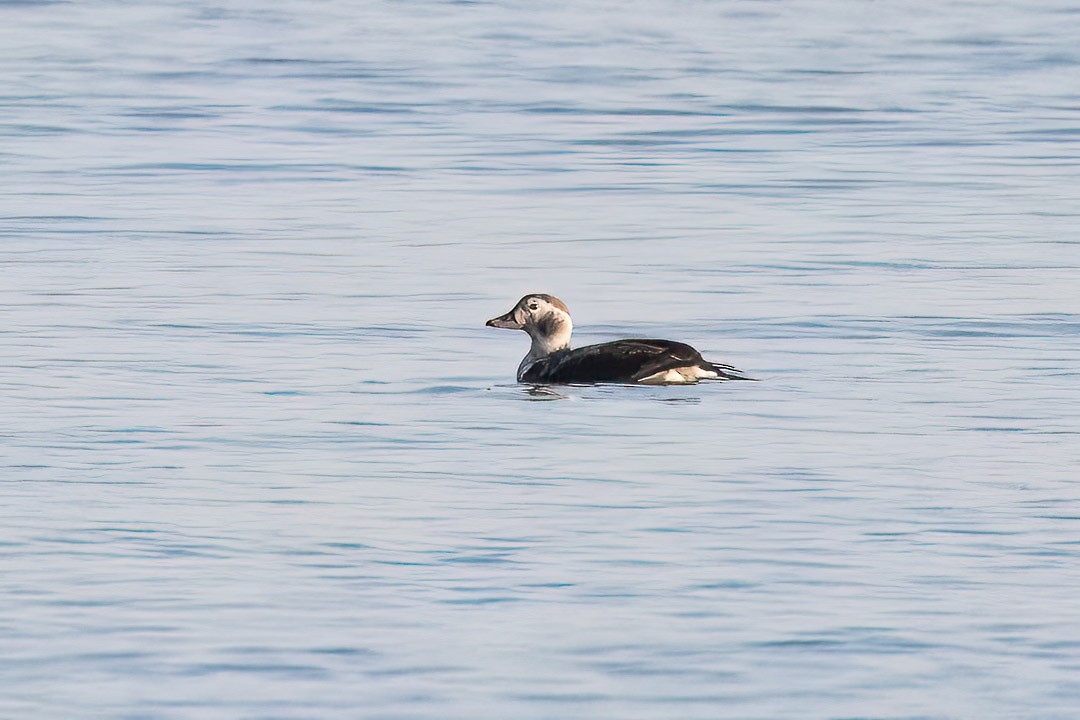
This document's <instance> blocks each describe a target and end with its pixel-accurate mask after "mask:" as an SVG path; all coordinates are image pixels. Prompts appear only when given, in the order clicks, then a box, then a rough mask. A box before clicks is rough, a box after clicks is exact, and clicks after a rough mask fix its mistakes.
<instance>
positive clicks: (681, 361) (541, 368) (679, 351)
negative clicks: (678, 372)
mask: <svg viewBox="0 0 1080 720" xmlns="http://www.w3.org/2000/svg"><path fill="white" fill-rule="evenodd" d="M691 366H699V367H701V368H703V369H709V370H712V369H713V365H712V363H709V362H706V361H705V359H704V358H702V357H701V353H699V352H698V351H697V350H695V349H694V348H692V347H690V346H689V345H686V344H685V343H678V342H672V341H671V340H616V341H615V342H607V343H600V344H599V345H587V346H585V347H582V348H578V349H576V350H563V351H561V352H556V353H552V354H551V355H548V356H547V357H544V358H541V359H540V360H537V361H536V362H535V363H533V364H532V365H531V366H529V368H527V369H526V370H525V372H524V373H523V374H522V376H521V381H522V382H535V383H636V382H639V381H640V380H642V379H644V378H648V377H650V376H653V375H656V374H657V373H662V372H665V371H666V370H672V369H674V368H685V367H691ZM721 367H722V366H721Z"/></svg>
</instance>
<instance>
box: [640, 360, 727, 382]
mask: <svg viewBox="0 0 1080 720" xmlns="http://www.w3.org/2000/svg"><path fill="white" fill-rule="evenodd" d="M715 377H719V376H718V375H717V374H716V373H715V372H713V371H712V370H705V369H704V368H700V367H698V366H696V365H691V366H690V367H681V368H672V369H671V370H664V371H662V372H658V373H655V374H653V375H650V376H648V377H644V378H642V379H640V380H638V383H639V384H641V385H690V384H693V383H696V382H697V381H698V380H701V379H703V378H715Z"/></svg>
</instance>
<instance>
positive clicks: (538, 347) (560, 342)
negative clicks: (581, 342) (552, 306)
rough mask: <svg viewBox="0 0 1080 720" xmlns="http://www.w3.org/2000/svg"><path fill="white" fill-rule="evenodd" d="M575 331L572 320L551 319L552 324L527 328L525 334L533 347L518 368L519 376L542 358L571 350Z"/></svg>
mask: <svg viewBox="0 0 1080 720" xmlns="http://www.w3.org/2000/svg"><path fill="white" fill-rule="evenodd" d="M573 331H574V325H573V323H571V322H570V318H557V317H556V318H550V322H547V323H543V324H541V326H539V327H527V328H525V332H527V333H529V337H530V338H531V339H532V347H530V348H529V354H528V355H526V356H525V359H524V360H522V361H521V365H520V366H519V367H518V375H519V376H520V375H521V373H523V372H524V371H525V369H526V368H527V367H529V365H532V364H533V363H534V362H536V361H537V360H539V359H540V358H543V357H547V356H548V355H550V354H551V353H553V352H558V351H559V350H569V349H570V335H571V334H572V333H573Z"/></svg>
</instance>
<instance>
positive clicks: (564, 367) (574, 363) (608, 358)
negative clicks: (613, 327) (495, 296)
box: [487, 293, 753, 385]
mask: <svg viewBox="0 0 1080 720" xmlns="http://www.w3.org/2000/svg"><path fill="white" fill-rule="evenodd" d="M487 325H488V327H495V328H506V329H508V330H524V331H525V332H527V333H528V334H529V337H530V338H532V347H531V348H530V349H529V354H528V355H526V356H525V359H524V360H522V361H521V365H520V366H518V371H517V379H518V382H522V383H540V384H568V383H631V384H640V385H673V384H689V383H696V382H697V381H698V380H703V379H711V380H752V379H753V378H748V377H744V376H743V375H740V374H739V371H738V370H736V369H735V368H733V367H732V366H730V365H720V364H717V363H712V362H709V361H708V360H706V359H705V358H703V357H701V353H699V352H698V351H697V350H695V349H694V348H692V347H690V346H689V345H686V344H684V343H678V342H672V341H670V340H616V341H615V342H606V343H600V344H599V345H587V346H585V347H582V348H578V349H577V350H571V349H570V333H571V332H573V329H574V325H573V323H572V322H571V321H570V311H569V310H568V309H567V308H566V304H565V303H563V301H562V300H560V299H559V298H557V297H555V296H553V295H543V294H539V293H537V294H533V295H526V296H525V297H523V298H521V300H519V301H518V304H517V305H515V306H514V309H513V310H511V311H510V312H508V313H506V314H505V315H500V316H499V317H497V318H493V319H491V320H488V321H487Z"/></svg>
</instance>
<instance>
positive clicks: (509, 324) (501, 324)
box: [486, 310, 525, 330]
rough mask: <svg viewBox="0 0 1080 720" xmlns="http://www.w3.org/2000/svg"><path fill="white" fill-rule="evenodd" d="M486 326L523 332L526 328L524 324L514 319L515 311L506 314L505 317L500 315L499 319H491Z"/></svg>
mask: <svg viewBox="0 0 1080 720" xmlns="http://www.w3.org/2000/svg"><path fill="white" fill-rule="evenodd" d="M486 324H487V326H488V327H493V328H506V329H507V330H521V329H522V328H523V327H525V326H524V325H523V324H521V323H519V322H518V321H517V320H515V319H514V311H513V310H511V311H510V312H508V313H506V314H505V315H500V316H499V317H497V318H491V319H490V320H488V321H487V323H486Z"/></svg>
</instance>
